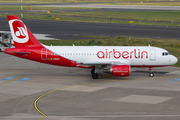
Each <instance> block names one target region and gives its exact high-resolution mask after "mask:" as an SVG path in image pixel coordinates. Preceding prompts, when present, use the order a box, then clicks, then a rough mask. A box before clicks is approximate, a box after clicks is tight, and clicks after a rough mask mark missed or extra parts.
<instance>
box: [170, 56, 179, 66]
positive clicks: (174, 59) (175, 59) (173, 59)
mask: <svg viewBox="0 0 180 120" xmlns="http://www.w3.org/2000/svg"><path fill="white" fill-rule="evenodd" d="M171 62H172V64H173V65H174V64H176V63H177V62H178V59H177V58H176V57H175V56H172V60H171Z"/></svg>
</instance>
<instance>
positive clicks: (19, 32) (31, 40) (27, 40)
mask: <svg viewBox="0 0 180 120" xmlns="http://www.w3.org/2000/svg"><path fill="white" fill-rule="evenodd" d="M7 18H8V21H9V26H10V30H11V34H12V38H13V41H14V45H15V47H16V48H21V47H40V46H42V45H41V43H40V42H39V41H38V40H37V39H36V38H35V37H34V35H33V34H32V33H31V32H30V31H29V29H28V28H27V27H26V26H25V25H24V23H23V22H22V21H21V20H20V19H19V18H18V17H17V16H15V15H12V16H11V15H8V16H7Z"/></svg>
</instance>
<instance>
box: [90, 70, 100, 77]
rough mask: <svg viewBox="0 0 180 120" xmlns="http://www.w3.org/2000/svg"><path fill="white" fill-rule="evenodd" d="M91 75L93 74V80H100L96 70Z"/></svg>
mask: <svg viewBox="0 0 180 120" xmlns="http://www.w3.org/2000/svg"><path fill="white" fill-rule="evenodd" d="M91 74H92V78H93V79H98V74H97V73H95V69H92V70H91Z"/></svg>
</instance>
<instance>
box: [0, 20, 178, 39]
mask: <svg viewBox="0 0 180 120" xmlns="http://www.w3.org/2000/svg"><path fill="white" fill-rule="evenodd" d="M23 22H24V23H25V24H26V26H27V27H28V28H29V29H30V31H31V32H33V33H38V34H49V37H52V38H56V39H64V40H68V39H82V37H79V36H82V35H87V36H112V37H116V36H120V35H122V36H130V37H148V38H175V39H179V38H180V34H179V31H180V27H172V26H148V25H133V24H109V23H86V22H68V21H50V20H34V19H23ZM0 31H9V25H8V21H7V18H6V17H0ZM83 39H84V38H83Z"/></svg>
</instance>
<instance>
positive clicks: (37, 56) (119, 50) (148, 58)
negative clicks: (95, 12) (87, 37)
mask: <svg viewBox="0 0 180 120" xmlns="http://www.w3.org/2000/svg"><path fill="white" fill-rule="evenodd" d="M7 18H8V21H9V26H10V30H11V34H12V38H13V41H14V45H15V48H9V49H5V53H7V54H10V55H13V56H17V57H20V58H25V59H29V60H33V61H37V62H41V63H46V64H52V65H58V66H65V67H79V68H88V69H92V70H91V74H92V78H93V79H97V78H98V73H100V71H103V72H104V73H110V74H112V75H114V76H119V77H126V76H129V74H130V71H131V67H149V70H150V73H149V76H150V77H153V76H154V74H153V72H152V68H153V67H163V66H168V65H173V64H175V63H177V61H178V60H177V58H176V57H175V56H173V55H171V54H170V53H169V52H168V51H167V50H165V49H162V48H158V47H151V46H46V45H43V44H41V43H40V42H39V41H38V40H37V39H36V38H35V37H34V36H33V34H32V33H31V32H30V31H29V29H28V28H27V27H26V26H25V25H24V23H23V22H22V21H21V20H20V19H19V18H18V17H17V16H14V15H12V16H7Z"/></svg>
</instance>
